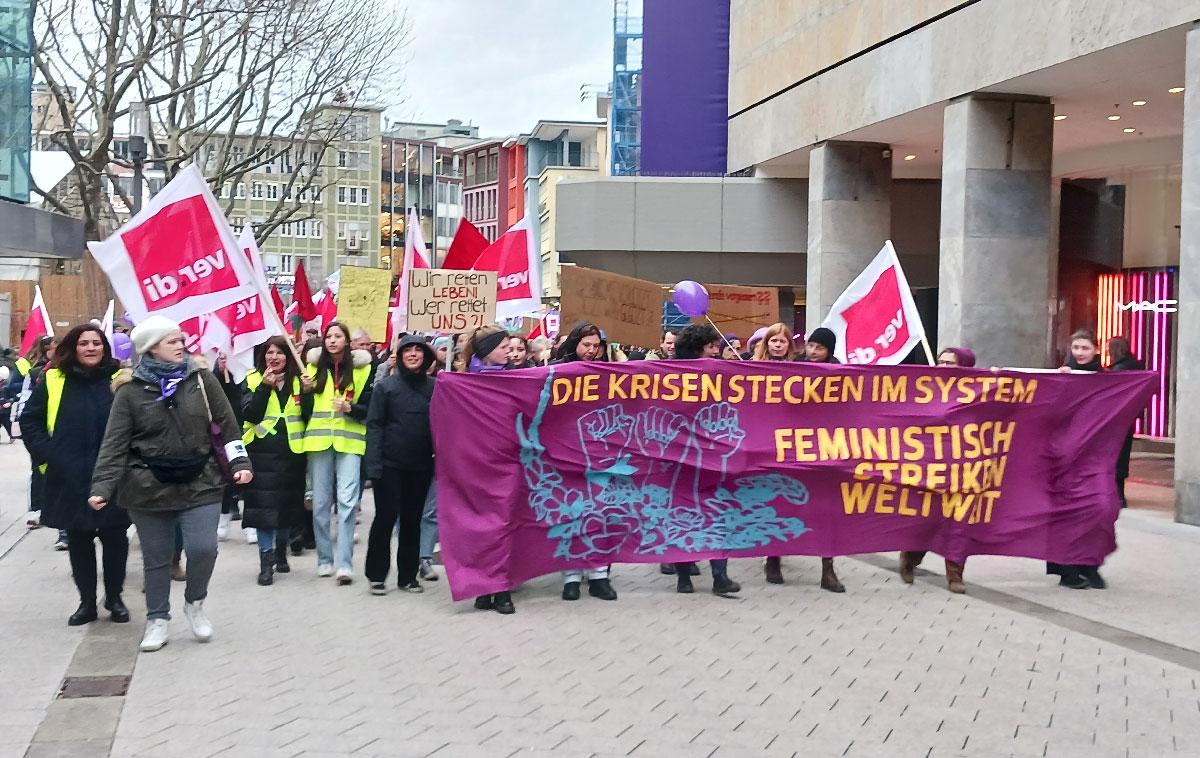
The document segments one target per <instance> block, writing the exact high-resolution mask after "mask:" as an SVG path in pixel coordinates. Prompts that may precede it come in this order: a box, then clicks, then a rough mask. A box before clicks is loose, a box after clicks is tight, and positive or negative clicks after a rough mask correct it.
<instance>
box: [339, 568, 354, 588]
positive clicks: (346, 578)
mask: <svg viewBox="0 0 1200 758" xmlns="http://www.w3.org/2000/svg"><path fill="white" fill-rule="evenodd" d="M353 581H354V574H353V572H351V571H350V569H338V571H337V583H338V584H341V585H345V584H350V583H351V582H353Z"/></svg>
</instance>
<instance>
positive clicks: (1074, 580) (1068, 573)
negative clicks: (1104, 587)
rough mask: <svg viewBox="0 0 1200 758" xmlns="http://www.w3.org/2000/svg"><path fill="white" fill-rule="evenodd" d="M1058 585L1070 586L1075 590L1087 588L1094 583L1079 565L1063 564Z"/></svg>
mask: <svg viewBox="0 0 1200 758" xmlns="http://www.w3.org/2000/svg"><path fill="white" fill-rule="evenodd" d="M1058 586H1060V587H1068V588H1070V589H1073V590H1086V589H1087V588H1088V587H1090V586H1092V585H1091V583H1090V582H1089V581H1088V580H1087V577H1085V576H1084V575H1083V574H1081V573H1080V571H1079V567H1078V566H1063V570H1062V576H1061V578H1060V579H1059V580H1058Z"/></svg>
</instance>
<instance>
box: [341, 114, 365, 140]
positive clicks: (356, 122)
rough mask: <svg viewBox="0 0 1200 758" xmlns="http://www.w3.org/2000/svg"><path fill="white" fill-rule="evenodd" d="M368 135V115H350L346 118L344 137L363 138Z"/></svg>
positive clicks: (351, 138)
mask: <svg viewBox="0 0 1200 758" xmlns="http://www.w3.org/2000/svg"><path fill="white" fill-rule="evenodd" d="M370 136H371V117H370V116H350V117H349V118H348V119H346V139H350V140H365V139H368V138H369V137H370Z"/></svg>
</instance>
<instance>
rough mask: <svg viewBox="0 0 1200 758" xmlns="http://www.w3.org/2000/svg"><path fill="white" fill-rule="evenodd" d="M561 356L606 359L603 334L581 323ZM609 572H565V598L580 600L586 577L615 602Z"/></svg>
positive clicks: (591, 587)
mask: <svg viewBox="0 0 1200 758" xmlns="http://www.w3.org/2000/svg"><path fill="white" fill-rule="evenodd" d="M558 355H559V357H558V360H556V361H554V363H555V364H564V363H574V362H576V361H598V360H604V358H605V351H604V335H603V333H602V332H601V331H600V327H598V326H596V325H595V324H590V323H588V322H586V321H580V322H579V323H578V324H576V325H575V328H574V329H572V330H571V333H570V335H568V336H567V340H566V342H564V343H563V344H562V347H561V348H559V354H558ZM513 368H516V367H513ZM608 572H609V566H608V564H605V565H603V566H597V567H596V568H591V569H587V570H586V571H576V570H572V571H564V572H562V578H563V590H562V599H563V600H578V599H579V596H580V592H579V588H580V586H581V583H582V581H583V578H584V577H585V576H586V577H587V580H588V594H589V595H591V596H592V597H595V598H599V599H601V600H616V599H617V591H616V590H614V589H613V587H612V582H610V581H609V578H608Z"/></svg>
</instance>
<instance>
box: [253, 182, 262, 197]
mask: <svg viewBox="0 0 1200 758" xmlns="http://www.w3.org/2000/svg"><path fill="white" fill-rule="evenodd" d="M250 197H252V198H255V199H256V200H261V199H262V197H263V184H262V182H254V184H253V185H252V186H251V187H250Z"/></svg>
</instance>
